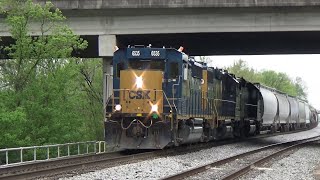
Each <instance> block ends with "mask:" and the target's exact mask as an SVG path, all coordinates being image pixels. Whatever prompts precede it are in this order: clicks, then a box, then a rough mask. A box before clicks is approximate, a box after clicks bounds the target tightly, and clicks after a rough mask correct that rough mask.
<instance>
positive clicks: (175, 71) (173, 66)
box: [169, 62, 179, 79]
mask: <svg viewBox="0 0 320 180" xmlns="http://www.w3.org/2000/svg"><path fill="white" fill-rule="evenodd" d="M178 76H179V65H178V63H176V62H172V63H170V73H169V78H170V79H174V78H177V77H178Z"/></svg>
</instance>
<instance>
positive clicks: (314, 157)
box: [241, 145, 320, 180]
mask: <svg viewBox="0 0 320 180" xmlns="http://www.w3.org/2000/svg"><path fill="white" fill-rule="evenodd" d="M319 155H320V148H319V145H318V146H307V147H304V148H302V149H299V150H298V151H296V152H295V153H293V154H291V155H290V156H288V157H285V158H283V159H280V160H279V161H277V162H276V163H273V164H272V165H271V166H270V167H265V168H264V167H257V168H256V170H255V172H252V173H249V174H248V175H246V176H244V177H242V178H241V180H247V179H267V180H278V179H279V180H283V179H295V180H298V179H299V180H300V179H301V180H302V179H303V180H313V179H315V177H314V175H313V173H314V170H315V168H317V166H318V164H319V163H320V158H319ZM259 169H260V170H259ZM257 171H258V172H257Z"/></svg>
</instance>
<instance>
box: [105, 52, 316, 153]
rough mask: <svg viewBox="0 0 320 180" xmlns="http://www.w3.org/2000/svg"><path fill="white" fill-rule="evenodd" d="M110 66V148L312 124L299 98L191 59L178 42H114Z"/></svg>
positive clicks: (156, 145)
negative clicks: (116, 45)
mask: <svg viewBox="0 0 320 180" xmlns="http://www.w3.org/2000/svg"><path fill="white" fill-rule="evenodd" d="M113 67H114V68H113V93H112V95H111V96H110V97H109V99H108V101H107V104H106V112H105V113H106V119H105V140H106V142H107V144H108V145H109V146H110V147H120V148H125V149H162V148H164V147H168V146H178V145H180V144H186V143H194V142H207V141H211V140H216V139H222V138H225V137H247V136H254V135H257V134H262V133H274V132H279V131H294V130H296V129H301V128H307V127H314V126H316V125H317V123H318V115H317V111H316V110H315V109H314V108H312V107H311V106H309V105H308V104H307V103H306V102H304V101H303V100H300V99H298V98H296V97H292V96H289V95H287V94H285V93H281V92H279V91H276V90H274V89H271V88H268V87H265V86H262V85H260V84H253V83H251V82H248V81H246V80H245V79H243V78H236V77H235V76H234V75H233V74H230V73H228V72H227V71H225V70H221V69H216V68H213V67H208V66H207V65H206V64H205V63H200V62H196V61H195V60H194V59H193V58H191V57H189V56H187V55H186V54H185V53H183V52H182V47H181V48H179V50H176V49H172V48H151V47H139V46H132V47H128V48H121V49H117V50H116V51H115V52H114V57H113Z"/></svg>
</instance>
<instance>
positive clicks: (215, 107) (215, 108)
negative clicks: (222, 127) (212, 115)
mask: <svg viewBox="0 0 320 180" xmlns="http://www.w3.org/2000/svg"><path fill="white" fill-rule="evenodd" d="M213 101H214V103H213V106H214V110H215V111H216V117H218V116H219V113H218V110H217V106H216V102H217V101H222V102H228V103H233V104H236V102H235V101H229V100H224V99H213ZM218 122H219V121H218V118H217V126H218Z"/></svg>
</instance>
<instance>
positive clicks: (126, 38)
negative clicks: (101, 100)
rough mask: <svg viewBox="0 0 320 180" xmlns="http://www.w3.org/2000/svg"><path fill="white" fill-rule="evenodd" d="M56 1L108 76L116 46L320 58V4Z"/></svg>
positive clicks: (303, 0)
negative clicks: (311, 55) (141, 45)
mask: <svg viewBox="0 0 320 180" xmlns="http://www.w3.org/2000/svg"><path fill="white" fill-rule="evenodd" d="M36 1H37V2H39V3H44V2H45V0H36ZM52 2H53V3H54V4H55V5H56V6H57V7H58V8H60V9H61V10H62V11H63V13H64V15H66V16H67V18H68V20H67V23H68V24H69V25H70V26H71V28H72V29H73V30H74V31H75V32H76V33H77V34H80V35H82V36H83V37H84V38H86V39H87V40H88V41H89V48H88V50H87V51H86V52H83V54H82V56H84V57H104V67H105V68H104V73H106V74H110V61H111V56H112V54H113V46H114V45H118V46H127V45H129V44H131V45H134V44H144V45H148V44H152V45H153V46H158V47H162V46H163V45H165V46H166V47H170V46H171V47H176V48H178V47H179V46H180V45H182V46H184V47H185V50H186V53H188V54H190V55H215V54H221V55H222V54H288V53H291V54H294V53H296V54H299V53H320V46H319V42H320V1H318V0H272V1H270V0H199V1H195V0H52ZM0 27H1V28H0V36H9V34H8V30H7V29H6V28H4V24H3V19H2V20H1V19H0ZM31 33H32V34H34V35H37V33H38V32H37V30H36V29H33V30H32V32H31ZM4 39H5V41H10V39H9V38H4ZM105 82H106V81H105Z"/></svg>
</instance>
